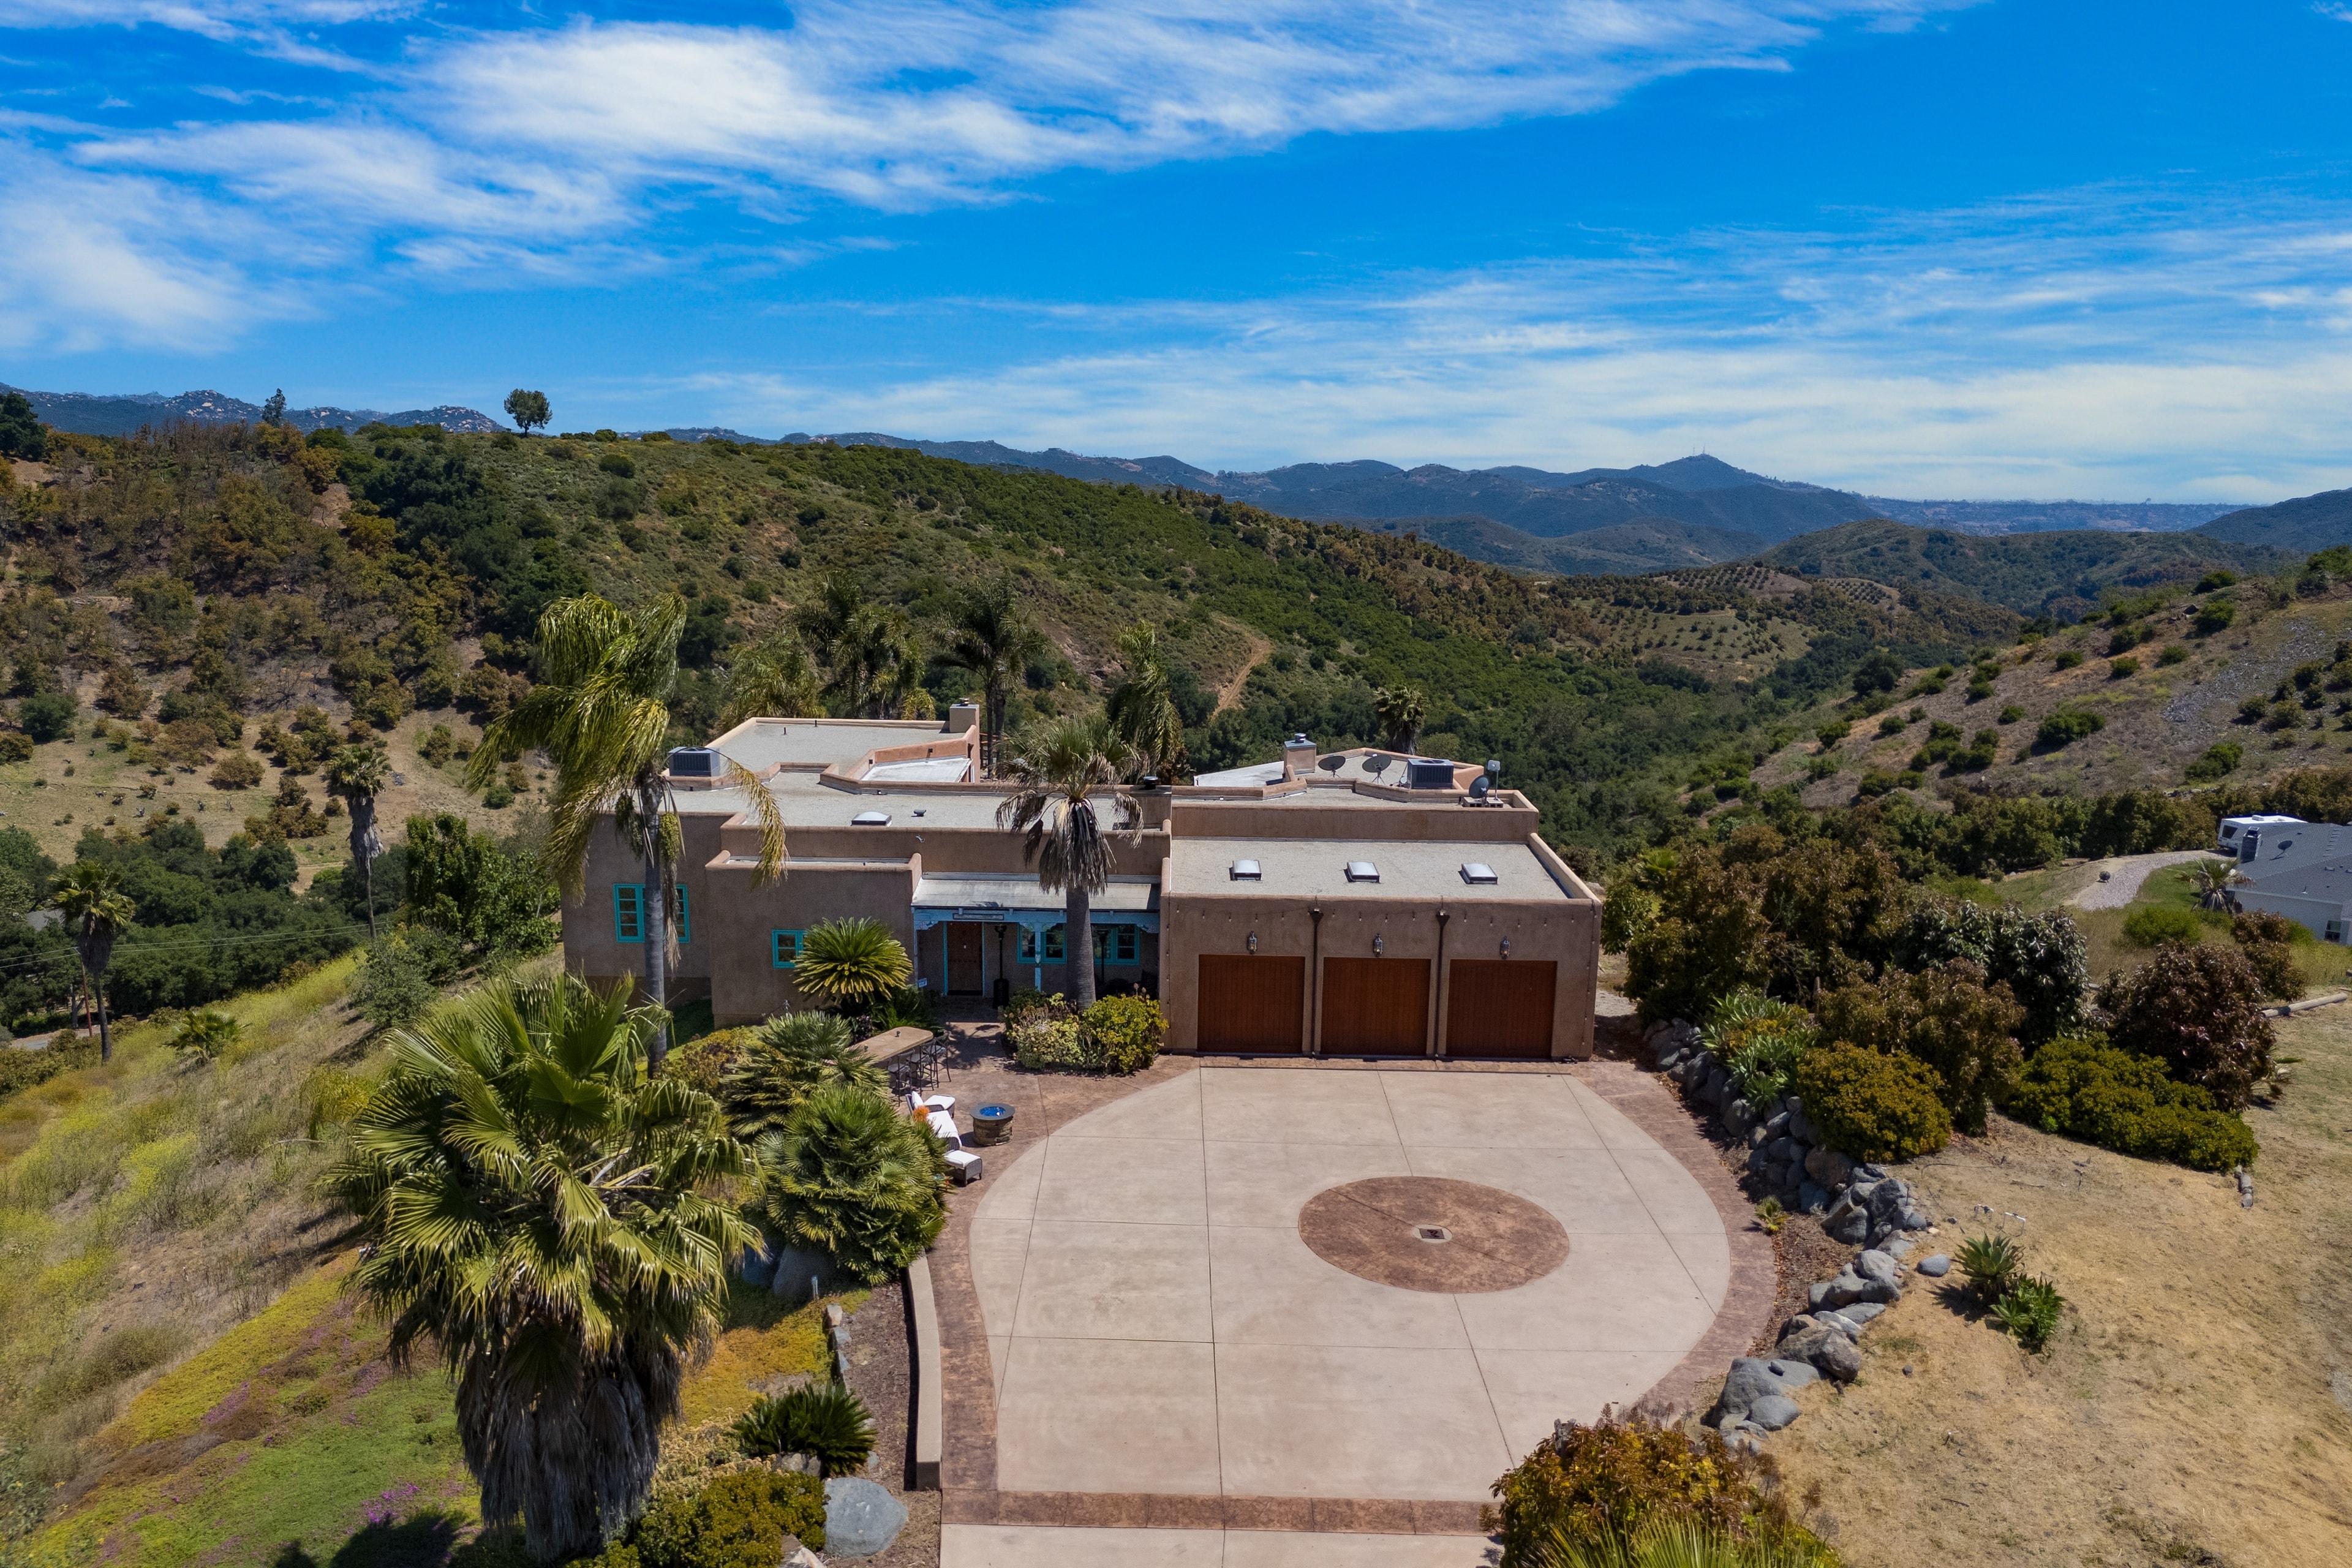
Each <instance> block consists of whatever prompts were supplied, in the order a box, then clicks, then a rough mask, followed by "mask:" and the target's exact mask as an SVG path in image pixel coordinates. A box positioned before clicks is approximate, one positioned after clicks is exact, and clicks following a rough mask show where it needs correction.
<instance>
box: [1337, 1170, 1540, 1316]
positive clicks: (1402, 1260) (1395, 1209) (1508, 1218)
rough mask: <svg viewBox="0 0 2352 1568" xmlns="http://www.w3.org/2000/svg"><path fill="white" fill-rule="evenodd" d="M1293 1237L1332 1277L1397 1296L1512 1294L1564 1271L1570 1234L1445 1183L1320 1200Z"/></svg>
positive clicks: (1499, 1198) (1490, 1196) (1379, 1185)
mask: <svg viewBox="0 0 2352 1568" xmlns="http://www.w3.org/2000/svg"><path fill="white" fill-rule="evenodd" d="M1298 1237H1299V1239H1300V1240H1302V1241H1304V1242H1305V1243H1307V1248H1308V1250H1310V1251H1312V1252H1313V1253H1314V1254H1315V1256H1316V1257H1318V1258H1321V1259H1322V1260H1323V1261H1324V1262H1326V1263H1328V1264H1329V1265H1331V1267H1332V1268H1340V1269H1344V1270H1346V1271H1347V1272H1348V1273H1349V1274H1352V1275H1354V1276H1356V1278H1358V1279H1369V1280H1370V1281H1372V1282H1373V1283H1374V1284H1376V1285H1391V1286H1394V1287H1395V1288H1397V1289H1401V1290H1430V1291H1437V1292H1442V1293H1446V1294H1454V1295H1469V1294H1475V1293H1478V1292H1482V1291H1488V1290H1511V1289H1517V1288H1518V1287H1519V1286H1521V1285H1527V1284H1531V1283H1533V1282H1534V1281H1536V1280H1538V1279H1542V1278H1543V1277H1544V1276H1545V1275H1547V1274H1549V1273H1550V1272H1551V1271H1552V1270H1554V1269H1556V1268H1559V1266H1560V1265H1561V1264H1563V1263H1565V1262H1567V1261H1568V1232H1567V1231H1565V1230H1563V1229H1561V1228H1560V1224H1559V1221H1558V1220H1556V1219H1554V1218H1553V1217H1552V1216H1551V1215H1549V1214H1546V1213H1545V1212H1544V1211H1543V1210H1542V1209H1539V1208H1538V1207H1537V1206H1536V1205H1533V1204H1531V1203H1528V1201H1527V1200H1526V1199H1524V1198H1517V1197H1513V1196H1512V1195H1511V1194H1508V1193H1506V1192H1503V1191H1500V1190H1499V1189H1497V1188H1495V1187H1488V1186H1482V1185H1480V1184H1478V1183H1476V1182H1457V1181H1453V1180H1451V1179H1449V1178H1446V1177H1444V1176H1376V1177H1373V1178H1371V1179H1370V1180H1369V1181H1361V1182H1349V1183H1347V1184H1344V1185H1341V1186H1337V1187H1332V1188H1330V1189H1328V1190H1327V1191H1325V1192H1321V1193H1318V1194H1316V1195H1315V1196H1314V1197H1312V1198H1309V1199H1308V1200H1307V1206H1306V1208H1305V1209H1303V1210H1301V1211H1300V1213H1299V1215H1298Z"/></svg>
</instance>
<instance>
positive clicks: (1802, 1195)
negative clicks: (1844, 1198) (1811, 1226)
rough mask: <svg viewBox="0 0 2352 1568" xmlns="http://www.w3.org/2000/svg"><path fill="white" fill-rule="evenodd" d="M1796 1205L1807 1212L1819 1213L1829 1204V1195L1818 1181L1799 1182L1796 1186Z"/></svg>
mask: <svg viewBox="0 0 2352 1568" xmlns="http://www.w3.org/2000/svg"><path fill="white" fill-rule="evenodd" d="M1797 1206H1798V1207H1799V1208H1800V1209H1802V1210H1803V1211H1804V1212H1805V1213H1807V1214H1821V1213H1823V1212H1825V1211H1826V1210H1827V1209H1828V1208H1829V1206H1830V1195H1829V1194H1828V1193H1827V1192H1826V1191H1824V1190H1823V1189H1822V1185H1821V1184H1820V1183H1818V1182H1804V1183H1801V1184H1799V1185H1798V1187H1797Z"/></svg>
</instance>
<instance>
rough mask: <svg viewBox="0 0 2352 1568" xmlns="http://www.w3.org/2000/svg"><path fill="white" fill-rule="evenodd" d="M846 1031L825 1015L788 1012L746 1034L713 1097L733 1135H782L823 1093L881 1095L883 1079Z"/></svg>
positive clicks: (844, 1024)
mask: <svg viewBox="0 0 2352 1568" xmlns="http://www.w3.org/2000/svg"><path fill="white" fill-rule="evenodd" d="M729 1032H730V1033H742V1031H729ZM851 1033H852V1031H851V1029H850V1027H849V1025H848V1024H847V1022H846V1021H845V1020H843V1019H840V1018H836V1017H835V1016H833V1015H832V1014H830V1013H788V1014H786V1015H785V1016H782V1017H781V1018H771V1019H770V1020H769V1021H768V1022H766V1023H764V1024H762V1025H761V1026H759V1027H758V1028H757V1029H754V1030H751V1031H749V1034H750V1038H749V1039H747V1040H744V1041H742V1042H741V1044H740V1046H738V1047H736V1051H735V1059H734V1062H733V1063H732V1065H731V1066H730V1067H728V1068H726V1069H725V1071H724V1072H723V1073H722V1075H721V1077H720V1080H719V1093H718V1100H719V1104H720V1105H721V1106H723V1107H725V1109H726V1111H727V1120H728V1122H729V1123H730V1125H731V1126H732V1127H733V1128H734V1130H735V1136H737V1137H738V1138H742V1139H746V1140H749V1139H753V1138H760V1137H763V1136H765V1135H766V1134H768V1133H771V1132H782V1131H784V1128H785V1124H786V1123H787V1122H789V1121H791V1120H792V1118H793V1112H794V1111H796V1110H800V1108H801V1107H802V1106H803V1105H805V1104H807V1103H808V1101H809V1100H810V1099H811V1098H812V1097H814V1095H816V1094H817V1093H819V1092H820V1091H822V1090H824V1089H833V1088H845V1089H858V1090H861V1091H863V1092H865V1093H866V1094H869V1095H876V1096H879V1095H881V1094H882V1093H883V1092H884V1091H885V1090H886V1089H887V1088H888V1085H889V1079H888V1077H887V1075H886V1074H885V1073H884V1072H883V1070H882V1069H881V1068H878V1067H877V1066H875V1065H874V1063H872V1062H870V1061H868V1060H867V1059H866V1057H865V1055H864V1054H863V1053H862V1052H860V1051H859V1050H858V1049H857V1048H856V1045H855V1044H854V1043H853V1041H852V1039H851Z"/></svg>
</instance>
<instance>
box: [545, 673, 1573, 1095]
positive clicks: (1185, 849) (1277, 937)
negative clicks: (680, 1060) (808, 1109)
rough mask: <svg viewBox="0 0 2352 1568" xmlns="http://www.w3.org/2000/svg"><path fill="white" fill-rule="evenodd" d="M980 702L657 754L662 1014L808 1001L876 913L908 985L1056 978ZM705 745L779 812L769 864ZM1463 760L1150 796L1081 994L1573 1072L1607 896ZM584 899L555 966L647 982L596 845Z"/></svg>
mask: <svg viewBox="0 0 2352 1568" xmlns="http://www.w3.org/2000/svg"><path fill="white" fill-rule="evenodd" d="M975 718H976V713H975V710H973V709H972V708H971V706H970V705H968V704H960V705H958V706H957V707H956V708H954V709H952V710H950V713H949V717H948V719H947V721H946V722H945V724H944V725H942V724H940V723H937V722H933V721H867V720H834V719H752V720H749V721H745V722H744V723H742V724H740V725H738V726H736V727H735V728H734V729H732V730H730V731H728V732H727V733H726V734H724V735H721V736H719V737H718V738H717V739H716V740H714V741H712V742H710V745H709V747H708V748H704V749H689V750H686V751H681V752H674V753H672V758H671V773H670V781H671V784H672V785H673V787H674V799H675V802H676V806H677V813H678V817H679V821H680V826H681V827H682V828H683V830H684V835H685V842H686V853H685V855H684V856H683V857H682V858H681V861H680V868H679V872H678V884H679V887H678V895H679V907H678V908H677V909H676V910H673V911H672V922H671V923H672V927H673V930H674V932H675V935H676V939H677V950H676V952H675V955H674V958H673V960H672V963H671V966H670V974H671V976H672V980H671V998H672V1002H673V1005H676V1004H677V1003H679V1002H685V1001H692V1000H696V999H698V998H701V997H708V998H709V1002H710V1005H711V1011H712V1015H713V1016H714V1018H715V1019H716V1020H717V1022H718V1023H719V1025H721V1026H727V1025H730V1024H740V1023H749V1022H756V1021H757V1020H759V1019H761V1018H764V1017H767V1016H771V1015H772V1014H775V1013H779V1012H782V1011H784V1010H786V1009H788V1008H792V1007H797V1006H802V1005H806V1004H805V1003H803V1000H802V998H801V995H800V993H799V991H798V989H797V988H796V986H795V985H794V984H793V970H794V966H795V963H796V961H797V959H798V956H799V944H800V940H801V937H802V935H803V933H804V932H805V931H807V930H808V928H809V927H811V926H813V925H815V924H817V923H819V922H820V921H827V920H835V919H841V918H845V917H853V916H867V917H871V918H873V919H876V920H878V921H881V922H882V923H883V924H884V925H886V926H887V927H888V928H889V929H890V930H891V931H893V932H894V933H895V934H896V935H897V936H898V940H899V941H900V942H904V943H905V944H906V946H907V950H908V953H909V954H910V955H911V957H912V958H913V960H914V964H915V979H916V984H920V985H924V986H928V987H929V988H930V989H932V990H934V991H936V992H939V993H940V994H943V995H945V996H947V997H950V998H970V999H972V1000H974V1001H1001V1000H1002V999H1003V997H1004V996H1006V995H1008V994H1010V993H1011V992H1012V991H1013V990H1016V989H1019V988H1021V987H1024V986H1035V987H1037V988H1039V989H1041V990H1045V991H1047V992H1054V991H1062V990H1066V989H1067V986H1068V963H1067V953H1068V940H1069V937H1068V933H1067V932H1066V931H1065V930H1064V925H1065V919H1064V905H1063V899H1062V895H1061V894H1060V893H1058V892H1047V891H1045V889H1043V888H1041V887H1040V886H1039V885H1038V881H1037V875H1036V872H1035V870H1034V868H1032V867H1031V866H1030V865H1029V864H1028V863H1027V861H1026V859H1025V858H1024V854H1023V845H1022V839H1021V837H1020V836H1019V835H1017V834H1013V833H1008V832H1005V831H1003V830H1002V829H1000V828H999V827H998V826H996V810H997V805H998V803H999V802H1000V801H1001V800H1002V799H1003V788H1002V786H1001V785H999V784H995V783H992V782H986V781H982V780H981V779H979V778H978V776H977V775H978V772H979V755H978V751H979V748H978V739H979V737H978V733H977V731H976V729H975V727H974V721H975ZM712 753H718V754H719V755H724V756H726V757H729V758H731V759H733V760H734V761H735V762H737V763H741V764H742V766H743V767H744V768H745V769H747V770H748V771H750V772H751V773H753V774H754V775H756V776H757V777H758V778H759V779H760V781H761V787H763V788H765V789H766V790H767V791H768V792H769V795H770V797H771V798H772V800H773V801H774V803H775V805H776V808H777V811H778V814H779V815H780V816H782V819H783V823H784V828H785V837H786V843H787V849H788V855H789V858H788V859H787V860H786V862H785V864H784V867H783V874H782V875H781V876H779V877H776V878H773V879H770V880H769V881H767V882H765V883H761V881H760V880H759V877H758V869H757V867H758V858H759V830H758V827H757V826H756V824H755V822H754V820H753V819H752V817H751V816H750V814H749V810H748V806H749V802H748V801H747V800H746V799H745V798H744V797H743V796H742V795H740V792H738V791H736V790H733V789H730V788H724V787H721V786H720V781H719V777H718V776H717V775H718V773H719V766H718V763H717V758H716V757H715V756H714V755H713V754H712ZM1492 784H1493V780H1492V779H1491V777H1490V776H1489V775H1488V773H1486V770H1484V769H1481V768H1479V767H1478V766H1476V765H1475V764H1467V763H1450V762H1444V761H1441V760H1436V759H1431V758H1423V757H1402V756H1398V755H1396V754H1395V753H1392V752H1377V751H1352V752H1340V753H1337V754H1334V755H1328V756H1321V757H1318V755H1317V753H1316V751H1315V748H1314V746H1313V745H1312V744H1311V743H1310V742H1307V739H1306V738H1305V737H1304V736H1300V737H1297V739H1295V740H1293V741H1292V742H1290V744H1289V745H1287V746H1286V747H1285V748H1284V754H1283V757H1282V759H1281V760H1280V761H1279V762H1275V763H1264V764H1260V765H1258V766H1255V767H1250V768H1243V769H1236V770H1233V771H1231V772H1228V773H1210V774H1204V775H1202V776H1201V777H1199V778H1196V779H1195V780H1194V782H1193V783H1192V784H1188V785H1181V786H1177V787H1173V788H1170V787H1160V788H1155V789H1150V790H1148V791H1145V792H1143V793H1142V794H1140V795H1139V799H1138V805H1139V812H1138V815H1137V816H1136V817H1135V818H1134V819H1133V820H1132V821H1131V822H1129V823H1127V824H1124V825H1120V826H1123V827H1124V828H1125V831H1123V832H1120V833H1118V834H1116V835H1114V836H1113V837H1112V838H1111V845H1112V851H1113V855H1114V873H1113V876H1112V879H1111V882H1110V885H1109V886H1108V888H1107V889H1104V890H1103V891H1102V892H1100V893H1098V894H1097V895H1096V897H1095V899H1094V907H1093V912H1092V924H1093V927H1094V929H1093V931H1091V932H1090V933H1089V940H1090V941H1091V942H1092V943H1093V945H1094V952H1095V957H1096V974H1097V986H1098V988H1100V989H1102V990H1104V991H1113V990H1119V989H1128V988H1141V989H1143V990H1146V991H1149V992H1151V993H1153V994H1157V995H1158V996H1159V997H1160V1000H1161V1003H1162V1005H1163V1006H1164V1007H1165V1008H1166V1010H1167V1014H1168V1038H1167V1042H1166V1047H1165V1048H1167V1049H1169V1050H1172V1051H1211V1052H1239V1053H1247V1054H1258V1055H1309V1056H1318V1055H1319V1056H1350V1057H1417V1056H1438V1057H1465V1058H1467V1057H1479V1058H1555V1057H1586V1056H1590V1055H1591V1052H1592V1017H1593V994H1594V985H1595V974H1596V970H1597V966H1598V962H1599V954H1600V930H1601V901H1600V899H1599V898H1598V896H1597V895H1595V894H1594V893H1593V891H1592V890H1591V889H1590V888H1588V887H1587V886H1586V885H1585V884H1584V883H1583V882H1582V881H1581V880H1580V879H1579V878H1578V877H1577V875H1576V873H1575V872H1574V871H1572V870H1570V868H1569V867H1568V866H1567V865H1566V864H1565V863H1564V862H1563V861H1561V859H1560V858H1559V856H1558V855H1556V854H1554V853H1553V852H1552V850H1551V849H1550V847H1549V846H1547V845H1546V844H1545V843H1544V842H1543V840H1542V839H1541V838H1540V837H1538V834H1537V832H1536V827H1537V819H1538V813H1537V811H1536V809H1535V807H1534V806H1533V805H1530V804H1529V803H1528V800H1527V798H1526V797H1525V796H1524V795H1518V794H1517V793H1516V792H1513V791H1508V790H1501V789H1496V788H1494V787H1492ZM585 876H586V881H587V893H586V896H585V898H584V899H583V900H566V901H565V903H564V905H563V908H562V920H563V948H564V962H565V964H566V966H567V967H568V968H570V969H572V971H574V972H575V973H582V974H584V975H586V976H587V977H588V978H589V979H591V980H592V981H610V980H612V979H614V978H617V977H619V976H621V975H624V974H628V975H640V974H642V973H644V970H645V960H644V943H645V940H646V921H645V901H644V900H645V896H646V890H645V889H644V887H643V885H642V884H643V881H644V872H643V867H642V863H641V862H639V861H637V860H636V859H635V858H634V857H631V856H629V855H628V854H627V853H626V852H625V850H624V849H623V847H622V846H621V844H620V841H619V840H618V838H617V837H615V836H614V835H613V834H611V833H610V832H604V833H599V834H597V835H596V836H595V837H594V839H593V842H592V844H591V847H590V850H589V858H588V865H587V868H586V872H585Z"/></svg>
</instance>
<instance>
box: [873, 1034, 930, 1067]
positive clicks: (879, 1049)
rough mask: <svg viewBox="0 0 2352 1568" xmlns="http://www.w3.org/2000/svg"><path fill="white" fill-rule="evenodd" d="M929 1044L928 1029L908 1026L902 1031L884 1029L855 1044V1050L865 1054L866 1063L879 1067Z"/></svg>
mask: <svg viewBox="0 0 2352 1568" xmlns="http://www.w3.org/2000/svg"><path fill="white" fill-rule="evenodd" d="M930 1043H931V1032H930V1031H929V1029H918V1028H916V1027H914V1026H911V1025H909V1026H907V1027H905V1028H902V1029H885V1030H883V1031H882V1032H881V1033H880V1034H878V1035H869V1036H867V1037H866V1038H865V1039H862V1040H860V1041H858V1042H857V1049H858V1050H859V1051H861V1052H863V1053H864V1054H865V1057H866V1060H867V1061H869V1062H872V1063H874V1064H875V1065H876V1066H877V1067H879V1066H883V1065H886V1064H887V1063H889V1062H890V1061H893V1060H895V1059H896V1058H899V1057H903V1056H905V1055H906V1054H907V1053H908V1051H911V1050H914V1049H916V1048H918V1047H922V1046H928V1045H929V1044H930Z"/></svg>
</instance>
